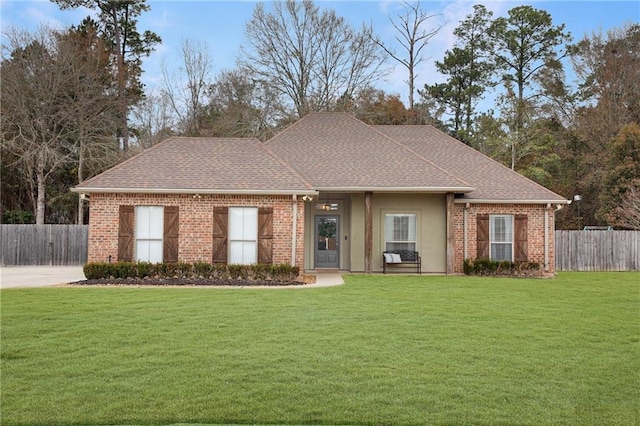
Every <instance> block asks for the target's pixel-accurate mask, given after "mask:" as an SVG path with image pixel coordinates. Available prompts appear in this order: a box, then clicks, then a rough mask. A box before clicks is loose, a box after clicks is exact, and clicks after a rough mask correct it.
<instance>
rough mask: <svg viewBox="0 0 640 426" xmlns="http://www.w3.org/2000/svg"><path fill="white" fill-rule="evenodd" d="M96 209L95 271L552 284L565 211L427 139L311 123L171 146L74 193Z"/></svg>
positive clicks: (529, 186)
mask: <svg viewBox="0 0 640 426" xmlns="http://www.w3.org/2000/svg"><path fill="white" fill-rule="evenodd" d="M73 191H75V192H79V193H83V194H87V195H88V196H90V214H89V261H90V262H94V261H109V260H111V261H116V260H127V261H136V260H137V261H151V262H160V261H166V262H175V261H184V262H216V263H218V262H220V263H239V264H243V263H256V262H264V263H289V264H293V265H298V266H300V267H301V268H303V270H306V271H313V270H321V269H336V270H345V271H352V272H366V273H369V272H381V271H382V270H383V264H384V260H383V259H384V257H383V255H382V254H383V252H385V251H392V250H411V251H417V252H419V255H420V257H421V260H422V262H421V272H424V273H438V274H444V273H446V274H454V273H461V272H462V268H463V261H464V259H467V258H469V259H475V258H492V259H500V260H513V261H525V260H527V261H533V262H539V263H540V264H543V265H544V269H545V271H546V272H547V273H553V272H554V270H555V265H554V258H555V256H554V241H555V238H554V229H555V225H554V217H555V215H554V212H555V211H556V210H557V209H559V208H561V207H562V206H563V205H564V204H567V203H568V200H566V199H564V198H563V197H561V196H559V195H557V194H555V193H553V192H552V191H550V190H548V189H546V188H544V187H542V186H540V185H538V184H537V183H535V182H533V181H531V180H529V179H527V178H525V177H524V176H522V175H520V174H518V173H516V172H514V171H512V170H510V169H508V168H506V167H504V166H502V165H501V164H499V163H497V162H496V161H494V160H492V159H490V158H489V157H486V156H485V155H483V154H481V153H480V152H478V151H476V150H474V149H472V148H470V147H469V146H467V145H465V144H464V143H462V142H460V141H458V140H456V139H454V138H452V137H450V136H448V135H447V134H445V133H443V132H441V131H439V130H437V129H435V128H434V127H431V126H424V125H399V126H371V125H367V124H365V123H363V122H362V121H360V120H358V119H356V118H355V117H353V116H352V115H350V114H347V113H328V112H327V113H311V114H309V115H307V116H305V117H304V118H302V119H301V120H299V121H298V122H296V123H294V124H292V125H291V126H289V127H288V128H286V129H285V130H284V131H282V132H281V133H279V134H278V135H276V136H274V137H273V138H272V139H270V140H268V141H266V142H264V143H263V142H260V141H258V140H257V139H253V138H196V137H172V138H169V139H167V140H165V141H163V142H161V143H159V144H157V145H155V146H154V147H152V148H150V149H148V150H146V151H144V152H142V153H140V154H138V155H136V156H134V157H132V158H130V159H129V160H127V161H125V162H123V163H121V164H119V165H117V166H115V167H113V168H112V169H110V170H107V171H106V172H104V173H102V174H100V175H98V176H96V177H94V178H92V179H89V180H87V181H85V182H84V183H82V184H80V185H78V186H77V187H75V188H74V189H73Z"/></svg>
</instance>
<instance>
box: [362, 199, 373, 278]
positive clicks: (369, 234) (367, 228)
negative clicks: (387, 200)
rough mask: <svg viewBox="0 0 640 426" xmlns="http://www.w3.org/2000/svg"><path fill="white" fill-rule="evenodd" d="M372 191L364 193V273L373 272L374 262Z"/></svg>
mask: <svg viewBox="0 0 640 426" xmlns="http://www.w3.org/2000/svg"><path fill="white" fill-rule="evenodd" d="M372 197H373V193H372V192H365V193H364V273H365V274H370V273H371V266H372V262H373V213H372V211H371V198H372Z"/></svg>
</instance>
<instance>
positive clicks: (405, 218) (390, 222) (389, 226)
mask: <svg viewBox="0 0 640 426" xmlns="http://www.w3.org/2000/svg"><path fill="white" fill-rule="evenodd" d="M416 241H417V232H416V215H415V214H411V213H409V214H406V213H398V214H386V215H385V250H386V251H394V250H411V251H415V250H416Z"/></svg>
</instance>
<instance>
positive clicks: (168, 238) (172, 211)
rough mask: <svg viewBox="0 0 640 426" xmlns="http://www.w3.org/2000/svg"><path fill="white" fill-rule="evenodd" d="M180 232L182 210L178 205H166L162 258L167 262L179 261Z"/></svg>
mask: <svg viewBox="0 0 640 426" xmlns="http://www.w3.org/2000/svg"><path fill="white" fill-rule="evenodd" d="M179 233H180V212H179V207H178V206H165V207H164V235H163V239H164V242H163V248H162V260H163V261H164V262H166V263H176V262H177V261H178V235H179Z"/></svg>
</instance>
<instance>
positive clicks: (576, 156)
mask: <svg viewBox="0 0 640 426" xmlns="http://www.w3.org/2000/svg"><path fill="white" fill-rule="evenodd" d="M52 1H54V2H55V3H57V4H58V5H59V6H60V7H61V8H62V9H68V8H78V7H80V6H83V7H87V8H89V9H92V10H94V11H96V12H97V19H95V20H94V19H91V18H86V19H85V20H83V21H82V22H80V23H78V24H77V25H74V26H72V27H71V28H67V29H64V30H59V29H58V30H54V29H50V28H42V29H41V30H39V31H37V32H33V33H29V32H26V31H22V30H20V29H16V28H13V29H10V30H9V31H8V32H7V33H6V34H5V35H4V38H5V40H6V45H3V46H2V62H1V66H2V77H3V83H2V86H1V95H0V96H1V97H0V102H1V108H2V110H1V112H2V114H1V115H0V119H1V125H2V145H1V150H2V158H1V161H2V170H1V173H2V175H1V179H2V182H1V185H2V203H1V208H2V221H3V222H4V223H31V222H36V223H45V222H51V223H74V222H75V223H83V222H84V221H85V220H86V212H87V206H86V203H85V202H84V201H83V200H82V199H80V198H79V197H78V195H77V194H73V193H71V192H70V191H69V188H70V187H73V186H74V185H77V184H78V183H80V182H82V181H83V180H85V179H87V178H89V177H91V176H94V175H96V174H98V173H100V172H102V171H104V170H105V169H107V168H109V167H111V166H113V165H115V164H117V163H118V162H121V161H123V160H124V159H126V158H128V157H130V156H131V155H134V154H135V153H138V152H140V151H141V150H144V149H147V148H149V147H150V146H152V145H153V144H155V143H157V142H159V141H161V140H163V139H165V138H166V137H169V136H172V135H184V136H210V137H257V138H259V139H261V140H266V139H268V138H269V137H271V136H272V135H274V134H275V133H277V132H278V131H279V130H281V129H282V128H284V127H285V126H287V125H289V124H291V123H293V122H295V121H296V120H298V119H299V118H301V117H303V116H304V115H306V114H307V113H309V112H312V111H346V112H350V113H352V114H354V115H355V116H357V117H358V118H360V119H362V120H363V121H365V122H368V123H371V124H414V125H426V124H429V125H433V126H436V127H438V128H440V129H442V130H443V131H445V132H447V133H449V134H450V135H452V136H454V137H456V138H457V139H459V140H461V141H463V142H464V143H466V144H468V145H470V146H472V147H474V148H476V149H478V150H479V151H481V152H483V153H484V154H486V155H488V156H490V157H492V158H494V159H496V160H497V161H499V162H501V163H503V164H504V165H505V166H506V167H510V168H512V169H513V170H516V171H518V172H520V173H522V174H524V175H525V176H527V177H529V178H531V179H533V180H534V181H536V182H539V183H540V184H542V185H544V186H546V187H548V188H550V189H552V190H554V191H556V192H557V193H559V194H561V195H563V196H565V197H567V198H569V199H572V198H573V196H574V195H580V197H579V198H580V201H575V202H574V204H573V205H571V206H569V207H567V208H565V209H563V210H562V211H560V212H559V213H558V214H557V225H558V227H559V228H564V229H576V228H580V227H582V226H584V225H611V226H615V227H618V228H628V229H639V228H640V227H639V226H638V225H639V223H638V222H639V221H640V219H639V218H640V210H639V205H640V201H639V198H638V197H639V196H640V127H639V123H640V105H639V102H640V86H639V85H638V84H637V82H638V81H640V25H638V24H637V23H629V24H627V25H625V26H623V27H622V28H612V29H609V30H608V31H607V32H606V33H603V32H599V33H593V34H590V35H585V36H584V37H583V38H582V39H581V40H578V41H577V42H574V40H573V37H572V35H571V34H570V33H569V32H568V31H566V29H565V27H564V25H562V24H560V25H556V24H554V22H553V20H552V17H551V15H550V14H549V13H547V12H546V11H544V10H541V9H536V8H533V7H531V6H517V7H514V8H512V9H511V10H509V11H508V13H507V16H505V17H498V18H494V17H493V15H492V13H491V12H490V11H489V10H487V9H486V8H485V7H484V6H482V5H475V6H474V8H473V12H472V13H471V14H470V15H468V16H467V17H466V18H465V19H463V20H462V21H461V22H459V24H458V26H457V27H456V29H455V30H454V33H453V35H454V37H455V43H454V45H453V47H452V49H450V50H448V51H446V52H445V55H444V57H443V58H433V59H435V66H436V69H437V71H438V72H439V73H440V75H441V77H442V78H441V79H440V80H442V81H443V82H440V83H435V82H434V83H431V84H424V85H423V86H422V87H420V86H418V84H417V82H418V80H419V77H420V79H421V80H429V79H430V80H435V76H420V75H419V74H418V73H419V71H420V64H422V63H424V62H425V61H427V60H431V59H427V58H425V57H424V55H423V52H424V49H425V47H426V46H427V45H428V44H429V43H430V42H432V39H433V37H434V36H435V35H436V34H437V33H438V31H440V30H441V25H440V24H439V20H438V14H433V13H427V12H426V11H425V10H424V9H423V7H422V5H421V4H420V3H419V2H411V3H409V2H407V3H404V4H403V6H404V7H403V10H402V12H401V13H399V14H397V15H394V16H390V17H389V20H390V22H391V24H392V26H393V28H394V29H395V37H394V39H393V40H391V41H385V40H382V39H381V38H380V37H379V36H377V35H376V33H375V29H374V28H373V27H372V26H371V25H365V24H363V25H362V26H360V27H354V26H352V25H351V24H349V23H348V22H347V21H346V20H345V19H344V18H343V17H341V16H339V15H337V14H336V12H335V11H333V10H331V9H328V8H320V7H319V6H318V5H317V4H315V3H314V2H313V0H304V1H293V0H282V1H275V2H273V3H268V4H264V3H258V4H257V5H256V6H255V8H254V10H253V15H252V18H251V19H250V20H249V21H248V22H247V24H246V31H245V33H246V37H245V39H244V40H243V42H242V45H241V48H240V52H239V54H238V58H237V63H236V66H235V68H233V69H228V70H225V71H222V72H220V73H218V74H217V75H213V72H212V69H213V60H212V58H211V56H210V54H209V51H208V47H207V45H206V43H204V42H195V41H192V40H183V42H182V46H181V52H180V64H179V71H176V70H171V69H169V67H168V66H167V65H166V64H163V65H162V67H161V68H162V75H163V83H162V84H161V85H160V86H159V87H157V88H152V89H148V88H145V87H144V86H143V84H142V83H141V74H142V63H143V60H144V58H145V57H147V56H148V55H149V54H150V53H151V52H152V51H153V50H154V49H155V48H156V47H157V46H158V44H160V43H161V38H160V36H159V35H157V34H155V33H153V32H151V31H142V30H140V29H139V28H138V23H137V19H138V18H139V16H140V15H141V14H143V13H145V12H147V11H148V10H149V6H148V5H147V4H146V2H145V0H127V1H119V0H52ZM396 66H397V67H400V69H402V70H403V72H405V73H406V74H405V75H406V78H405V79H404V82H405V83H406V85H407V89H408V93H409V96H408V105H407V106H405V105H404V103H403V102H402V100H401V98H400V96H399V95H398V94H394V93H387V92H385V91H384V90H381V89H379V88H378V87H377V85H378V84H379V82H380V81H381V80H382V79H383V78H385V77H386V76H388V75H389V73H390V72H391V71H392V70H393V68H394V67H396ZM567 75H570V76H571V77H570V78H568V77H567ZM487 98H492V99H494V101H493V102H492V103H491V105H492V108H491V109H487V108H482V105H483V103H485V104H486V102H487V101H486V99H487Z"/></svg>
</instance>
